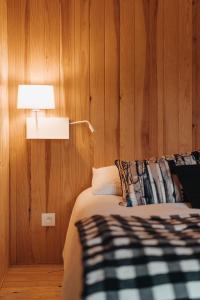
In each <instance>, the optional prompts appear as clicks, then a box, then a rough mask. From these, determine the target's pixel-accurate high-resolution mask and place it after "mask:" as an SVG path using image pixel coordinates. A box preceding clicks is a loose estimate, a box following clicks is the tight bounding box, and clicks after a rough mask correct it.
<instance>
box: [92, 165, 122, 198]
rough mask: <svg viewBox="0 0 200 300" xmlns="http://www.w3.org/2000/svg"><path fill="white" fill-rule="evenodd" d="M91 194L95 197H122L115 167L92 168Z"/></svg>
mask: <svg viewBox="0 0 200 300" xmlns="http://www.w3.org/2000/svg"><path fill="white" fill-rule="evenodd" d="M92 171H93V178H92V192H93V194H95V195H119V196H121V195H122V189H121V182H120V177H119V172H118V169H117V167H116V166H109V167H103V168H98V169H96V168H93V169H92Z"/></svg>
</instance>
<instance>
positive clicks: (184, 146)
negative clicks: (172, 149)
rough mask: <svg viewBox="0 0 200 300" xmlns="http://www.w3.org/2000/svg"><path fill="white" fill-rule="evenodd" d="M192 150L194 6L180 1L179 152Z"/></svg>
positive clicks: (187, 0)
mask: <svg viewBox="0 0 200 300" xmlns="http://www.w3.org/2000/svg"><path fill="white" fill-rule="evenodd" d="M191 150H192V5H191V1H190V0H183V1H182V0H179V152H181V153H182V152H187V151H191Z"/></svg>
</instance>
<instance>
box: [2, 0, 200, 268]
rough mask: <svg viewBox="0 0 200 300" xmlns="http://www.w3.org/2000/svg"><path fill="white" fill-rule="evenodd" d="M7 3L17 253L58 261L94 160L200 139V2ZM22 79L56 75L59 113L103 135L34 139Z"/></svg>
mask: <svg viewBox="0 0 200 300" xmlns="http://www.w3.org/2000/svg"><path fill="white" fill-rule="evenodd" d="M7 3H8V46H9V51H8V57H9V103H10V128H11V129H10V169H11V174H10V193H11V241H12V242H11V262H12V263H17V264H19V263H20V264H23V263H25V264H32V263H60V262H61V253H62V247H63V244H64V239H65V234H66V230H67V225H68V222H69V218H70V215H71V211H72V209H73V205H74V201H75V199H76V197H77V195H78V194H79V193H80V192H81V191H82V190H83V189H85V188H86V187H88V186H89V185H90V182H91V170H92V167H93V166H94V167H99V166H105V165H110V164H113V163H114V160H115V159H117V158H121V159H140V158H149V157H150V156H156V155H163V154H171V153H174V152H178V151H184V152H185V151H189V150H191V148H192V145H193V147H195V148H198V147H199V145H200V142H199V133H200V125H199V122H200V121H199V120H200V109H199V96H200V89H199V80H200V78H199V77H200V73H199V59H200V56H199V53H200V51H199V49H200V42H199V28H200V25H199V24H200V23H199V11H200V7H199V1H198V0H196V1H195V0H194V1H192V0H167V1H166V0H148V1H147V0H123V1H122V0H103V1H98V0H60V1H59V0H55V1H53V0H52V1H47V0H29V1H28V0H19V1H15V0H7ZM192 33H193V43H192ZM22 82H38V83H47V82H48V83H52V84H54V86H55V89H56V104H57V107H56V110H54V111H53V112H51V114H54V115H59V116H68V117H70V119H71V120H73V121H74V120H83V119H89V120H90V121H91V122H92V124H93V126H94V127H95V129H96V132H95V133H94V135H92V134H91V133H90V132H89V130H88V128H87V126H84V125H83V126H80V125H77V126H71V128H70V139H69V140H68V141H29V142H28V141H26V140H25V116H26V115H28V114H29V113H30V112H24V111H19V110H17V109H16V95H17V85H18V84H19V83H22ZM49 114H50V113H49V112H47V115H49ZM192 124H193V130H192ZM42 212H56V227H55V228H49V229H45V228H41V226H40V217H41V213H42ZM54 245H56V247H55V246H54Z"/></svg>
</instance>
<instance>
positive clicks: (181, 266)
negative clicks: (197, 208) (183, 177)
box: [76, 214, 200, 300]
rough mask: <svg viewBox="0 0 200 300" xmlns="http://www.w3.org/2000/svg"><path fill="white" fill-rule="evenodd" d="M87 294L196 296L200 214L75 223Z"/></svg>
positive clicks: (107, 298)
mask: <svg viewBox="0 0 200 300" xmlns="http://www.w3.org/2000/svg"><path fill="white" fill-rule="evenodd" d="M76 226H77V228H78V231H79V236H80V240H81V243H82V247H83V264H84V289H83V294H82V298H83V299H88V300H174V299H179V300H189V299H200V215H196V214H193V215H190V216H188V217H184V218H183V217H180V216H171V217H170V218H168V219H163V218H159V217H151V218H148V219H144V218H140V217H136V216H130V217H121V216H118V215H112V216H108V217H104V216H98V215H96V216H93V217H90V218H85V219H83V220H81V221H79V222H77V223H76Z"/></svg>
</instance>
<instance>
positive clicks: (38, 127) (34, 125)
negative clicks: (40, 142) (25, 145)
mask: <svg viewBox="0 0 200 300" xmlns="http://www.w3.org/2000/svg"><path fill="white" fill-rule="evenodd" d="M17 108H19V109H31V110H32V111H33V112H35V118H33V117H27V118H26V138H27V139H69V124H78V123H87V124H88V126H89V129H90V130H91V132H94V128H93V127H92V125H91V123H90V122H89V121H87V120H83V121H77V122H71V123H69V118H60V117H47V118H46V117H39V118H38V112H39V111H40V110H43V109H55V99H54V88H53V86H52V85H36V84H31V85H30V84H20V85H19V86H18V99H17Z"/></svg>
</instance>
